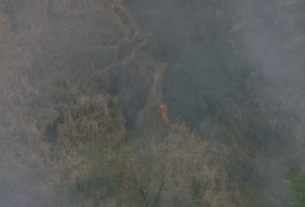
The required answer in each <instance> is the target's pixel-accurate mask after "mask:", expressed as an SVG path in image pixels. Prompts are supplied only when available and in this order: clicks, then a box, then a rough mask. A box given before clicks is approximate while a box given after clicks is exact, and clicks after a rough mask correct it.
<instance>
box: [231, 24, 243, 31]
mask: <svg viewBox="0 0 305 207" xmlns="http://www.w3.org/2000/svg"><path fill="white" fill-rule="evenodd" d="M242 27H243V25H241V24H234V25H233V26H232V28H231V30H230V32H229V33H235V32H237V31H238V30H240V29H241V28H242Z"/></svg>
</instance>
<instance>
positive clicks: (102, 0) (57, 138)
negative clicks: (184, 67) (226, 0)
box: [0, 0, 305, 207]
mask: <svg viewBox="0 0 305 207" xmlns="http://www.w3.org/2000/svg"><path fill="white" fill-rule="evenodd" d="M11 2H12V3H2V2H0V60H1V61H0V72H1V76H0V115H1V120H0V135H1V139H0V158H1V159H0V206H23V207H35V206H37V207H43V206H50V207H51V206H52V207H71V206H73V207H87V206H88V207H92V206H103V207H104V206H109V207H119V206H126V207H129V206H130V207H134V206H143V207H144V206H145V207H161V206H177V207H179V206H181V207H185V206H190V207H196V206H208V207H234V206H236V207H238V206H247V207H248V206H253V207H256V206H260V207H263V206H266V207H270V206H280V202H279V201H278V198H277V197H276V196H273V195H271V194H272V193H270V192H268V191H267V190H265V189H264V187H265V186H264V183H263V182H264V181H266V180H267V181H269V180H268V178H267V179H265V177H264V176H265V174H267V173H265V172H264V170H265V166H264V158H265V157H268V156H274V157H279V159H280V160H281V162H283V163H284V164H285V165H293V164H294V162H297V164H296V165H298V164H299V163H304V159H303V155H304V153H303V149H304V139H305V136H304V132H303V131H304V130H303V128H302V126H303V124H304V123H305V122H304V117H305V116H304V113H303V112H304V101H303V100H296V101H292V102H293V103H290V105H289V104H287V103H283V106H285V107H283V108H280V109H279V110H278V109H276V110H275V109H273V108H272V107H270V108H268V107H265V106H263V105H255V106H247V107H246V108H239V109H236V110H235V109H234V110H233V109H232V110H231V109H230V110H223V111H220V112H219V113H218V115H219V116H218V117H216V118H215V119H211V120H207V121H206V122H205V123H204V124H202V130H203V133H200V134H199V133H197V132H195V131H193V130H191V129H190V128H189V126H187V125H186V124H189V123H186V124H184V123H183V122H179V121H177V123H175V122H173V120H170V121H169V123H166V121H165V120H163V119H162V112H161V110H160V106H159V104H160V102H159V101H160V100H159V101H158V97H157V96H158V95H159V94H160V93H161V92H162V87H163V80H164V76H165V74H166V70H167V67H168V65H167V63H163V62H160V61H156V60H155V59H154V58H153V57H151V56H150V54H149V51H148V48H149V47H148V44H149V43H150V41H151V36H150V35H149V34H147V33H145V32H143V31H142V30H141V29H140V27H139V26H138V24H137V21H136V19H135V18H134V17H133V16H132V15H131V13H130V11H129V10H128V8H127V7H126V6H125V3H126V2H125V1H119V0H118V1H115V0H87V1H85V0H53V1H51V0H31V1H28V2H27V1H25V2H24V3H21V1H11ZM184 2H185V3H186V4H187V3H192V2H186V1H184ZM196 2H197V3H198V1H196ZM285 2H286V4H287V5H293V4H295V1H285ZM197 3H196V5H197ZM199 4H200V5H201V3H200V2H199ZM199 4H198V5H199ZM21 8H22V9H21ZM10 10H12V11H14V12H12V11H10ZM147 15H155V13H154V12H151V13H148V14H147ZM183 78H184V77H183ZM179 81H180V80H177V82H179ZM200 90H201V89H200ZM299 96H301V95H299ZM289 100H293V99H292V98H291V99H290V98H289ZM188 101H192V100H188ZM287 105H289V106H290V108H289V109H292V110H287V108H286V106H287ZM169 107H170V106H169ZM228 111H229V112H228ZM279 112H281V113H279ZM282 113H283V114H284V115H283V116H282ZM278 114H280V115H278ZM199 116H201V114H199ZM196 124H198V125H200V123H196ZM274 132H276V133H274ZM274 137H275V138H274ZM275 142H277V144H274V143H275ZM270 143H272V144H270ZM275 148H276V149H275ZM297 167H298V169H297V170H291V172H289V173H290V174H293V173H295V172H296V171H298V170H300V169H301V170H304V168H305V167H304V164H303V165H301V166H297ZM299 168H300V169H299ZM264 179H265V180H264ZM286 180H289V176H286V175H285V176H283V177H280V181H281V182H282V181H286ZM1 198H3V199H2V200H1ZM285 205H286V204H283V205H282V206H285ZM289 205H290V206H293V207H294V203H293V204H291V203H289ZM289 205H288V204H287V205H286V206H289ZM286 206H285V207H286Z"/></svg>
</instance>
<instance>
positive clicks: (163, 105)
mask: <svg viewBox="0 0 305 207" xmlns="http://www.w3.org/2000/svg"><path fill="white" fill-rule="evenodd" d="M162 97H163V95H162V93H160V94H159V95H158V101H159V103H160V109H161V112H162V117H163V119H164V120H165V121H166V122H167V123H168V117H167V109H168V105H167V104H166V103H162Z"/></svg>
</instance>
